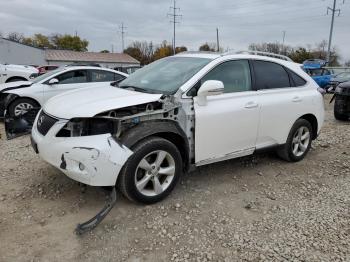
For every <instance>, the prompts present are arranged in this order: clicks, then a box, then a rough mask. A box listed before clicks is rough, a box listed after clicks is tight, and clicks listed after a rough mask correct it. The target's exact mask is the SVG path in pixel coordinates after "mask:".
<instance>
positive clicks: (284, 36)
mask: <svg viewBox="0 0 350 262" xmlns="http://www.w3.org/2000/svg"><path fill="white" fill-rule="evenodd" d="M285 39H286V31H283V40H282V55H284V54H285V52H284V40H285Z"/></svg>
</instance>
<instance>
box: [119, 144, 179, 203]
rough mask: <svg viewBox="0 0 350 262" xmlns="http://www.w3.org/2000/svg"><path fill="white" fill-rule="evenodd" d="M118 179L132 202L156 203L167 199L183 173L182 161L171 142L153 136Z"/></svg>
mask: <svg viewBox="0 0 350 262" xmlns="http://www.w3.org/2000/svg"><path fill="white" fill-rule="evenodd" d="M132 151H133V152H134V154H133V155H132V156H131V157H130V158H129V159H128V161H127V162H126V163H125V165H124V167H123V169H122V171H121V174H120V177H119V179H118V182H119V188H120V190H121V192H122V193H123V195H124V196H125V197H127V198H128V199H130V200H132V201H136V202H141V203H144V204H153V203H156V202H158V201H161V200H162V199H164V198H165V197H167V196H168V195H169V194H170V192H171V191H172V190H173V189H174V187H175V185H176V183H177V181H178V180H179V177H180V175H181V173H182V158H181V154H180V152H179V150H178V149H177V147H176V146H175V145H174V144H173V143H171V142H170V141H168V140H166V139H163V138H159V137H150V138H147V139H145V140H143V141H141V142H140V143H138V144H137V145H136V146H135V147H134V148H133V149H132Z"/></svg>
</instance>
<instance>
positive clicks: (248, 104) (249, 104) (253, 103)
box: [244, 101, 259, 109]
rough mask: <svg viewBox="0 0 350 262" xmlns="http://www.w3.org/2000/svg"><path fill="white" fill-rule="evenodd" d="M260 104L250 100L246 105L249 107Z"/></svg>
mask: <svg viewBox="0 0 350 262" xmlns="http://www.w3.org/2000/svg"><path fill="white" fill-rule="evenodd" d="M258 106H259V105H258V103H255V102H253V101H251V102H248V103H247V104H246V105H245V106H244V107H245V108H248V109H249V108H256V107H258Z"/></svg>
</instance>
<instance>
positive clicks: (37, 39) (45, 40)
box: [32, 34, 54, 48]
mask: <svg viewBox="0 0 350 262" xmlns="http://www.w3.org/2000/svg"><path fill="white" fill-rule="evenodd" d="M32 42H33V45H34V46H36V47H40V48H53V47H54V46H53V45H52V44H51V42H50V39H49V37H48V36H46V35H43V34H35V35H34V37H33V38H32Z"/></svg>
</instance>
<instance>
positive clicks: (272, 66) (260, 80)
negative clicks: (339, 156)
mask: <svg viewBox="0 0 350 262" xmlns="http://www.w3.org/2000/svg"><path fill="white" fill-rule="evenodd" d="M253 64H254V73H255V79H256V87H257V89H258V90H260V89H274V88H285V87H290V86H291V84H290V81H289V76H288V73H287V71H286V70H285V69H284V68H283V66H281V65H279V64H276V63H273V62H267V61H258V60H255V61H253Z"/></svg>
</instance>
